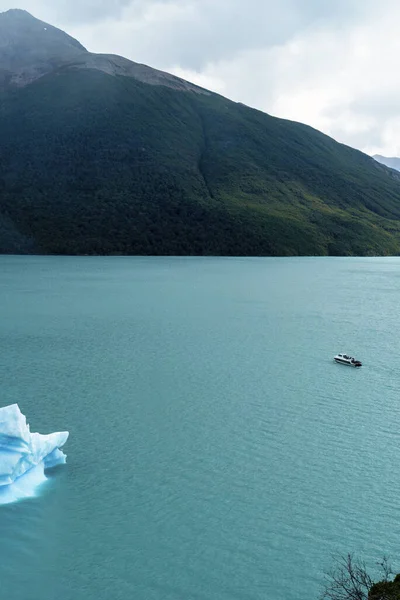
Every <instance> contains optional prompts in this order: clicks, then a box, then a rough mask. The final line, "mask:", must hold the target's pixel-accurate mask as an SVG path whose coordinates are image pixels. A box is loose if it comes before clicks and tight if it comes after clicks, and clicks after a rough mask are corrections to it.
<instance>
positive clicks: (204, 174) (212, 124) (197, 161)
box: [0, 49, 400, 255]
mask: <svg viewBox="0 0 400 600" xmlns="http://www.w3.org/2000/svg"><path fill="white" fill-rule="evenodd" d="M91 56H93V57H96V55H91ZM0 60H1V49H0ZM93 60H95V58H94V59H93ZM92 66H93V65H92ZM92 66H89V67H87V68H84V69H83V68H81V66H79V67H78V66H76V65H75V66H74V64H72V63H71V64H62V65H59V66H58V67H55V68H54V69H53V71H52V72H50V73H48V74H46V75H44V76H41V77H40V78H38V79H37V80H36V81H34V82H33V83H30V84H29V85H26V86H24V87H18V88H16V87H12V86H9V87H5V88H4V89H3V90H2V91H1V92H0V252H13V253H18V252H21V253H29V252H43V253H61V254H63V253H68V254H113V253H117V254H155V255H156V254H217V255H314V254H318V255H324V254H332V255H349V254H356V255H370V254H380V255H384V254H398V253H399V252H400V174H399V175H398V174H397V173H396V172H395V171H393V170H391V169H387V168H386V167H385V166H383V165H380V164H378V163H377V162H376V161H374V160H373V159H371V158H370V157H367V156H366V155H364V154H362V153H360V152H358V151H356V150H353V149H350V148H348V147H346V146H343V145H341V144H338V143H336V142H335V141H333V140H332V139H330V138H329V137H327V136H325V135H323V134H321V133H319V132H318V131H315V130H313V129H312V128H310V127H307V126H305V125H301V124H297V123H293V122H289V121H285V120H280V119H276V118H273V117H270V116H268V115H266V114H264V113H261V112H259V111H256V110H253V109H250V108H248V107H246V106H244V105H241V104H236V103H234V102H231V101H229V100H227V99H224V98H222V97H220V96H218V95H216V94H211V93H197V92H196V89H195V87H194V86H193V87H190V86H186V87H185V85H184V82H183V83H179V81H180V80H176V81H178V84H179V85H178V84H177V85H175V84H174V78H172V76H168V77H169V80H168V82H167V83H166V84H160V83H154V82H151V83H144V81H143V77H142V81H139V80H138V79H137V78H136V77H135V76H129V77H128V76H122V75H116V74H115V73H114V74H108V73H106V72H104V70H102V69H100V70H99V69H97V68H92ZM150 71H151V70H149V72H150ZM156 73H159V72H156ZM146 77H147V75H146ZM158 77H161V75H158Z"/></svg>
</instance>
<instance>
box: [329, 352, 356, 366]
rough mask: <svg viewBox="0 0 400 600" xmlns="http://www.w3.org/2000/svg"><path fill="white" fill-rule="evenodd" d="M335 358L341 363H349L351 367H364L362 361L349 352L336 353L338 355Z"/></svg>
mask: <svg viewBox="0 0 400 600" xmlns="http://www.w3.org/2000/svg"><path fill="white" fill-rule="evenodd" d="M334 360H335V361H336V362H337V363H340V364H341V365H348V366H349V367H362V363H361V362H360V361H359V360H356V359H355V358H353V357H352V356H349V355H348V354H336V356H334Z"/></svg>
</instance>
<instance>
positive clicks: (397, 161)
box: [372, 154, 400, 171]
mask: <svg viewBox="0 0 400 600" xmlns="http://www.w3.org/2000/svg"><path fill="white" fill-rule="evenodd" d="M372 158H374V159H375V160H376V161H378V162H379V163H381V164H382V165H386V166H387V167H390V168H391V169H396V171H400V158H396V157H395V156H393V157H387V156H381V155H380V154H374V156H373V157H372Z"/></svg>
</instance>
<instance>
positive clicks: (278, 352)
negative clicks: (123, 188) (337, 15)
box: [0, 257, 400, 600]
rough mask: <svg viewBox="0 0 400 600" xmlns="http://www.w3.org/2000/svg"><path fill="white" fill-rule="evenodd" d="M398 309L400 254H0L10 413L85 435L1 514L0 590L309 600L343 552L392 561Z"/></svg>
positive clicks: (16, 594)
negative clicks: (351, 363) (349, 360)
mask: <svg viewBox="0 0 400 600" xmlns="http://www.w3.org/2000/svg"><path fill="white" fill-rule="evenodd" d="M399 300H400V259H398V258H396V259H328V258H308V259H307V258H300V259H214V258H209V259H201V258H199V259H196V258H193V259H185V258H182V259H179V258H176V259H173V258H172V259H171V258H157V259H156V258H58V257H46V258H43V257H0V339H1V344H0V382H1V383H0V385H1V392H2V394H1V404H2V405H5V404H10V403H13V402H18V403H19V405H20V407H21V410H22V411H23V412H24V413H25V414H26V415H27V417H28V421H29V422H30V424H31V428H32V430H33V431H40V432H42V433H48V432H50V431H55V430H64V429H68V430H69V431H70V440H69V441H68V444H67V446H66V448H65V450H66V452H67V454H68V464H67V466H66V467H64V468H60V469H59V470H57V471H55V472H54V473H52V475H51V477H50V479H49V481H48V482H47V483H46V484H45V487H44V488H43V489H42V493H41V495H40V496H39V497H37V498H34V499H30V500H26V501H23V502H20V503H17V504H13V505H8V506H3V507H0V590H1V595H2V596H4V597H5V598H10V600H26V599H27V598H29V600H54V598H58V599H59V600H110V599H113V600H120V599H121V600H122V599H124V600H126V599H130V598H135V600H189V599H190V600H192V599H193V600H235V599H238V600H239V599H240V600H312V599H313V598H315V599H317V598H318V595H319V592H320V589H321V580H322V574H323V572H324V570H325V569H327V568H329V566H330V564H331V555H332V553H335V552H347V551H355V552H357V553H360V554H362V556H363V557H364V558H365V560H366V561H367V562H368V563H370V564H371V565H373V564H374V561H375V560H377V559H378V558H380V557H381V555H382V554H384V553H386V554H389V555H390V556H392V557H393V559H394V561H396V559H397V557H398V556H399V550H400V548H399V545H400V544H399V540H400V500H399V498H400V485H399V480H400V477H399V472H398V471H399V465H400V439H399V437H400V433H399V432H400V395H399V389H400V353H399V339H400V320H399V316H400V308H399V306H400V303H399ZM340 351H344V352H349V353H352V354H355V355H356V357H357V358H360V359H361V360H362V361H363V363H364V366H363V367H362V369H359V370H356V369H350V368H347V367H343V366H340V365H336V364H335V363H334V362H333V361H332V357H333V355H334V354H335V353H336V352H340ZM397 566H398V567H399V569H400V564H399V565H397Z"/></svg>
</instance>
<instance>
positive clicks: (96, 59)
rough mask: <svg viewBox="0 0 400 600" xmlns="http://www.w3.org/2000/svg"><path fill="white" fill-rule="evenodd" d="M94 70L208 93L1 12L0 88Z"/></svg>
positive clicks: (25, 16)
mask: <svg viewBox="0 0 400 600" xmlns="http://www.w3.org/2000/svg"><path fill="white" fill-rule="evenodd" d="M60 68H62V69H94V70H97V71H102V72H104V73H107V74H108V75H112V76H117V75H120V76H123V77H133V78H134V79H137V80H139V81H142V82H143V83H148V84H150V85H163V86H167V87H171V88H173V89H177V90H181V91H192V92H196V93H199V94H209V92H207V91H206V90H203V89H202V88H200V87H198V86H196V85H193V84H191V83H189V82H187V81H185V80H183V79H180V78H179V77H175V76H173V75H169V74H168V73H164V72H163V71H158V70H156V69H152V68H151V67H147V66H146V65H141V64H138V63H135V62H132V61H130V60H128V59H126V58H123V57H121V56H116V55H112V54H93V53H90V52H88V51H87V50H86V48H84V47H83V46H82V44H80V43H79V42H78V41H77V40H75V39H74V38H72V37H71V36H69V35H68V34H66V33H64V32H63V31H61V29H57V27H53V26H52V25H49V24H47V23H45V22H44V21H40V20H39V19H36V18H35V17H33V16H32V15H30V14H29V13H28V12H26V11H24V10H18V9H13V10H9V11H7V12H4V13H0V88H4V87H7V86H14V87H15V86H17V87H23V86H26V85H29V84H30V83H32V82H33V81H35V80H36V79H39V78H40V77H42V76H43V75H47V74H49V73H52V72H55V71H57V70H58V69H60Z"/></svg>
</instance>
